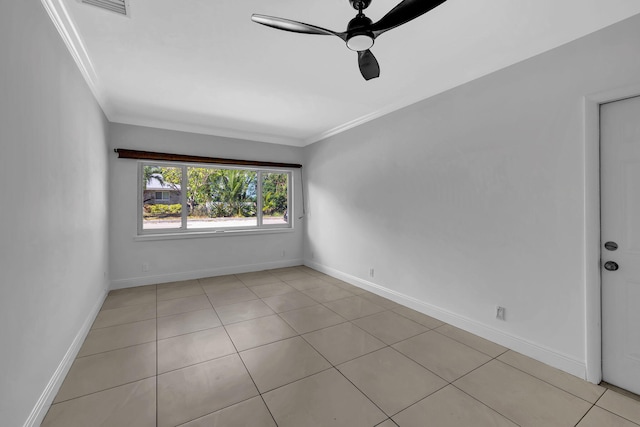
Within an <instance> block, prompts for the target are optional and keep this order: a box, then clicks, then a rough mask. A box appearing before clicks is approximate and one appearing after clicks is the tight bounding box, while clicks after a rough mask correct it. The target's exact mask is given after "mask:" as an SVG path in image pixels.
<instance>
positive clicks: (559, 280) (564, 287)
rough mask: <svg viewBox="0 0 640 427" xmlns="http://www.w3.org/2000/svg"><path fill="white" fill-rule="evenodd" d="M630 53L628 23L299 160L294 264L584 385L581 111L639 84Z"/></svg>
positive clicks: (634, 34)
mask: <svg viewBox="0 0 640 427" xmlns="http://www.w3.org/2000/svg"><path fill="white" fill-rule="evenodd" d="M638 40H640V17H638V16H636V17H634V18H632V19H629V20H626V21H623V22H622V23H619V24H616V25H614V26H612V27H609V28H606V29H604V30H601V31H599V32H597V33H594V34H592V35H589V36H587V37H585V38H582V39H580V40H577V41H575V42H572V43H570V44H567V45H565V46H562V47H559V48H557V49H555V50H552V51H550V52H547V53H544V54H542V55H539V56H537V57H534V58H532V59H530V60H527V61H525V62H522V63H519V64H516V65H514V66H511V67H509V68H506V69H504V70H501V71H498V72H496V73H493V74H491V75H488V76H486V77H483V78H481V79H478V80H476V81H473V82H471V83H468V84H466V85H463V86H460V87H458V88H455V89H453V90H450V91H448V92H446V93H443V94H440V95H438V96H435V97H433V98H430V99H428V100H425V101H423V102H420V103H418V104H415V105H413V106H410V107H408V108H405V109H404V110H401V111H397V112H395V113H393V114H390V115H387V116H385V117H383V118H380V119H378V120H375V121H373V122H370V123H368V124H366V125H363V126H360V127H358V128H355V129H353V130H350V131H348V132H345V133H342V134H340V135H337V136H335V137H332V138H329V139H326V140H324V141H321V142H318V143H315V144H313V145H311V146H309V147H307V150H306V152H305V154H306V160H305V171H306V179H307V182H308V190H309V191H308V199H309V216H308V220H307V222H306V226H307V227H306V234H305V261H306V263H308V264H309V265H312V266H315V267H317V268H322V269H324V270H325V271H330V272H334V273H339V274H342V275H344V276H345V277H350V278H351V279H352V280H354V281H360V282H361V283H364V284H371V285H377V286H380V287H381V288H382V289H381V290H382V291H383V292H386V291H389V292H390V293H388V294H389V295H395V296H397V297H398V298H399V299H400V300H402V301H404V302H407V303H411V304H412V306H414V307H416V308H420V309H421V310H422V311H424V312H427V313H430V314H432V315H434V316H436V317H440V318H443V319H446V320H449V321H452V322H454V323H457V324H458V325H460V326H463V327H465V328H466V329H471V330H473V331H474V332H476V333H480V334H483V335H485V336H488V337H490V338H492V339H494V340H498V341H500V342H503V343H505V344H508V345H509V346H515V347H516V348H517V349H519V350H521V351H523V352H526V353H529V354H531V355H533V356H535V357H536V358H539V359H542V360H543V361H545V362H547V363H551V364H553V365H555V366H559V367H561V368H562V369H565V370H568V371H570V372H572V373H574V374H576V375H580V376H582V377H584V374H585V327H586V326H585V261H584V254H585V250H586V248H585V235H584V230H585V215H586V213H587V212H586V211H585V187H586V185H587V184H586V180H585V154H584V151H585V145H584V129H585V127H584V123H583V122H584V118H583V97H584V96H585V95H588V94H591V93H596V92H600V91H608V90H612V89H614V88H619V87H624V86H631V85H634V84H637V83H638V82H640V55H639V50H638ZM594 172H595V173H597V171H594ZM370 268H374V269H375V275H374V277H373V278H371V277H369V270H370ZM497 305H501V306H504V307H506V309H507V321H506V322H502V321H499V320H496V319H495V308H496V306H497Z"/></svg>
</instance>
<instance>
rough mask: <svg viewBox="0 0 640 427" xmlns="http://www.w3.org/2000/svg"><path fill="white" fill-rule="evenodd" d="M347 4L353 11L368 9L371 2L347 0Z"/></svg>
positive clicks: (369, 0) (366, 0)
mask: <svg viewBox="0 0 640 427" xmlns="http://www.w3.org/2000/svg"><path fill="white" fill-rule="evenodd" d="M349 3H351V6H352V7H353V8H354V9H355V10H364V9H366V8H368V7H369V5H370V4H371V0H349Z"/></svg>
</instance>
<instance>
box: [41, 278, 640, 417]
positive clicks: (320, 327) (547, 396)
mask: <svg viewBox="0 0 640 427" xmlns="http://www.w3.org/2000/svg"><path fill="white" fill-rule="evenodd" d="M43 425H44V426H64V427H73V426H82V427H87V426H118V427H124V426H135V427H144V426H160V427H166V426H177V425H184V426H190V427H196V426H200V427H204V426H223V427H234V426H245V427H262V426H265V427H266V426H271V427H273V426H280V427H286V426H292V427H313V426H348V427H358V426H363V427H370V426H371V427H373V426H381V427H393V426H403V427H404V426H436V427H446V426H455V427H464V426H474V427H482V426H544V427H548V426H578V427H609V426H611V427H633V426H636V427H637V426H638V425H640V402H639V401H637V400H634V399H633V398H632V397H627V396H624V395H623V394H620V393H617V392H615V391H613V390H610V389H606V388H603V387H600V386H597V385H593V384H589V383H587V382H584V381H582V380H580V379H578V378H576V377H573V376H571V375H568V374H565V373H563V372H560V371H558V370H556V369H553V368H550V367H548V366H546V365H544V364H542V363H539V362H537V361H534V360H532V359H529V358H527V357H525V356H522V355H520V354H518V353H515V352H513V351H510V350H507V349H506V348H504V347H501V346H499V345H497V344H494V343H492V342H489V341H487V340H484V339H482V338H479V337H477V336H475V335H472V334H469V333H467V332H465V331H462V330H460V329H457V328H455V327H453V326H451V325H447V324H444V323H442V322H440V321H438V320H436V319H434V318H431V317H428V316H425V315H423V314H421V313H418V312H416V311H413V310H410V309H408V308H406V307H403V306H400V305H398V304H396V303H394V302H392V301H389V300H387V299H384V298H381V297H379V296H377V295H374V294H371V293H369V292H366V291H364V290H362V289H359V288H356V287H354V286H351V285H349V284H347V283H344V282H341V281H339V280H336V279H334V278H331V277H329V276H326V275H324V274H322V273H318V272H316V271H314V270H311V269H309V268H307V267H293V268H285V269H279V270H270V271H264V272H257V273H248V274H238V275H230V276H224V277H212V278H207V279H200V280H191V281H186V282H176V283H166V284H162V285H157V286H156V285H152V286H143V287H139V288H133V289H126V290H117V291H112V292H111V293H110V294H109V296H108V297H107V299H106V301H105V302H104V305H103V307H102V311H100V313H99V314H98V316H97V318H96V320H95V323H94V325H93V328H92V330H91V331H90V333H89V335H88V336H87V338H86V340H85V342H84V345H83V346H82V348H81V350H80V352H79V354H78V358H77V359H76V360H75V362H74V363H73V366H72V367H71V370H70V371H69V374H68V375H67V377H66V379H65V381H64V383H63V385H62V387H61V388H60V391H59V392H58V395H57V396H56V398H55V400H54V403H53V405H52V406H51V408H50V410H49V412H48V414H47V416H46V418H45V420H44V422H43Z"/></svg>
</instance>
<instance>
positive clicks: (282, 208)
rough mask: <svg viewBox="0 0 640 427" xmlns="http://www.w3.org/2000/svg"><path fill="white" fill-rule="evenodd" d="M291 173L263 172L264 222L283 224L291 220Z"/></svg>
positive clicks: (267, 223)
mask: <svg viewBox="0 0 640 427" xmlns="http://www.w3.org/2000/svg"><path fill="white" fill-rule="evenodd" d="M288 194H289V174H287V173H266V172H265V173H263V174H262V223H263V224H264V225H274V224H278V225H282V224H288V222H289V206H288V204H287V200H288Z"/></svg>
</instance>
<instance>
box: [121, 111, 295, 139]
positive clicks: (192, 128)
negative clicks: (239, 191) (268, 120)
mask: <svg viewBox="0 0 640 427" xmlns="http://www.w3.org/2000/svg"><path fill="white" fill-rule="evenodd" d="M109 121H110V122H111V123H120V124H125V125H133V126H143V127H150V128H155V129H166V130H172V131H178V132H189V133H197V134H201V135H212V136H220V137H223V138H233V139H243V140H247V141H256V142H266V143H269V144H280V145H289V146H293V147H304V145H305V144H304V140H302V139H300V138H293V137H287V136H282V135H273V134H267V133H261V132H251V131H243V130H239V129H231V128H223V127H218V126H210V125H207V124H195V123H184V122H178V121H170V120H165V119H154V118H149V117H136V116H131V115H121V114H114V116H113V117H112V118H111V119H110V120H109Z"/></svg>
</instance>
